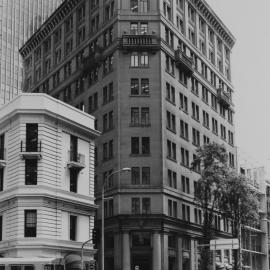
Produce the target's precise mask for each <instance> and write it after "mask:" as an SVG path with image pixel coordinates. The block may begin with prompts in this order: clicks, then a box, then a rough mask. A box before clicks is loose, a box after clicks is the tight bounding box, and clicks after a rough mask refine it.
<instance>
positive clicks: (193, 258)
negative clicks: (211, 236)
mask: <svg viewBox="0 0 270 270" xmlns="http://www.w3.org/2000/svg"><path fill="white" fill-rule="evenodd" d="M195 252H196V250H195V240H193V239H191V240H190V266H191V269H195V267H196V263H197V262H195V261H196V256H195Z"/></svg>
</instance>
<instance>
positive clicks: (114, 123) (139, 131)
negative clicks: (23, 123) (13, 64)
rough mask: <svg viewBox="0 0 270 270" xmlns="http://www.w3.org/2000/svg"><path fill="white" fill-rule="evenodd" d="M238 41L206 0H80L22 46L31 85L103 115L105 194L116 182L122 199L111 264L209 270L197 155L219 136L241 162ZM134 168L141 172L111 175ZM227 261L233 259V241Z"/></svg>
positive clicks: (117, 201) (99, 151)
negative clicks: (202, 257) (235, 81)
mask: <svg viewBox="0 0 270 270" xmlns="http://www.w3.org/2000/svg"><path fill="white" fill-rule="evenodd" d="M234 43H235V38H234V36H233V35H232V33H231V32H230V31H229V30H228V28H227V27H226V25H225V24H224V23H223V22H222V21H221V20H220V18H219V17H218V16H217V15H216V14H215V12H214V11H213V10H212V9H211V7H210V6H209V5H208V4H207V2H206V1H204V0H201V1H197V0H196V1H195V0H164V1H160V0H117V1H116V0H100V1H95V0H93V1H90V0H72V1H67V2H64V3H62V5H61V6H59V8H58V9H57V10H56V11H55V12H54V13H53V14H52V16H51V17H50V18H49V19H48V20H47V21H46V22H45V23H44V24H43V26H42V28H41V29H40V30H38V31H37V32H36V33H35V35H34V36H32V37H31V38H30V39H29V40H28V41H27V42H26V43H25V44H24V46H23V47H22V48H21V49H20V52H21V54H22V56H23V58H24V63H25V85H24V86H25V89H24V90H25V91H27V92H43V93H48V94H49V95H51V96H53V97H56V98H59V99H60V100H63V101H65V102H66V103H69V104H72V105H73V106H75V107H77V108H80V109H81V110H84V111H85V112H88V113H89V114H93V115H94V116H95V117H96V122H95V124H96V127H97V129H99V130H101V131H102V132H103V133H102V135H101V136H100V137H99V138H98V139H97V144H96V176H95V177H96V183H97V185H96V187H97V189H96V191H97V192H96V197H97V204H100V201H101V200H100V199H101V187H102V185H103V183H104V182H106V185H105V189H106V190H105V197H109V198H110V199H109V200H106V201H105V269H106V270H108V269H110V270H111V269H113V270H130V269H132V270H134V269H147V270H151V269H153V270H174V269H183V270H190V269H192V270H197V269H198V265H199V254H198V252H197V248H196V245H197V244H198V243H199V242H200V238H201V236H202V230H201V229H202V226H201V225H202V213H201V210H200V209H198V207H197V206H196V205H195V203H194V187H195V186H196V182H197V180H198V179H199V178H200V171H199V168H196V170H194V171H192V170H190V165H191V162H192V160H193V159H194V158H196V148H197V147H198V146H199V145H203V144H207V143H209V142H213V141H215V142H217V143H222V144H224V145H225V146H226V149H227V150H228V153H229V165H230V166H231V167H235V166H236V164H235V163H236V162H235V161H236V155H235V147H234V129H235V128H234V121H233V119H234V104H233V95H234V90H233V89H234V87H233V85H232V82H231V50H232V48H233V46H234ZM48 44H49V45H48ZM40 74H41V75H40ZM124 167H130V168H131V173H119V174H114V175H113V176H112V177H108V176H110V175H111V173H112V172H115V171H118V170H119V169H121V168H124ZM100 217H101V215H100V213H98V222H97V225H98V226H99V225H100ZM214 221H215V222H214V226H215V229H216V235H217V237H231V231H230V226H228V222H227V221H226V220H222V218H221V216H220V213H218V212H216V213H215V218H214ZM97 248H99V250H100V245H97ZM99 259H100V258H99ZM217 260H219V261H220V262H221V263H223V262H226V263H231V255H230V252H229V251H228V250H227V251H226V252H224V253H221V252H217Z"/></svg>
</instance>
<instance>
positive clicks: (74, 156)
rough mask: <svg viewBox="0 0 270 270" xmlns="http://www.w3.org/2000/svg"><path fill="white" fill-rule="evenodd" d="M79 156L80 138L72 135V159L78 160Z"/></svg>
mask: <svg viewBox="0 0 270 270" xmlns="http://www.w3.org/2000/svg"><path fill="white" fill-rule="evenodd" d="M77 157H78V138H77V137H75V136H72V135H71V136H70V161H75V162H77Z"/></svg>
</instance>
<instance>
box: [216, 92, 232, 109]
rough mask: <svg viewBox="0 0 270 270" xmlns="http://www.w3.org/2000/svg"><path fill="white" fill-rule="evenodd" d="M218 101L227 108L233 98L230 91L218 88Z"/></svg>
mask: <svg viewBox="0 0 270 270" xmlns="http://www.w3.org/2000/svg"><path fill="white" fill-rule="evenodd" d="M217 98H218V102H219V103H220V104H222V105H223V106H224V107H225V108H226V109H228V108H229V107H230V106H231V105H232V99H231V96H230V94H229V93H227V92H225V91H224V90H223V89H222V88H219V89H217Z"/></svg>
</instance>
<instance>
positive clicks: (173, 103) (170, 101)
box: [166, 97, 176, 106]
mask: <svg viewBox="0 0 270 270" xmlns="http://www.w3.org/2000/svg"><path fill="white" fill-rule="evenodd" d="M166 100H167V101H168V102H169V103H171V104H172V105H173V106H175V105H176V104H175V102H173V101H172V100H170V99H168V98H167V97H166Z"/></svg>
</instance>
